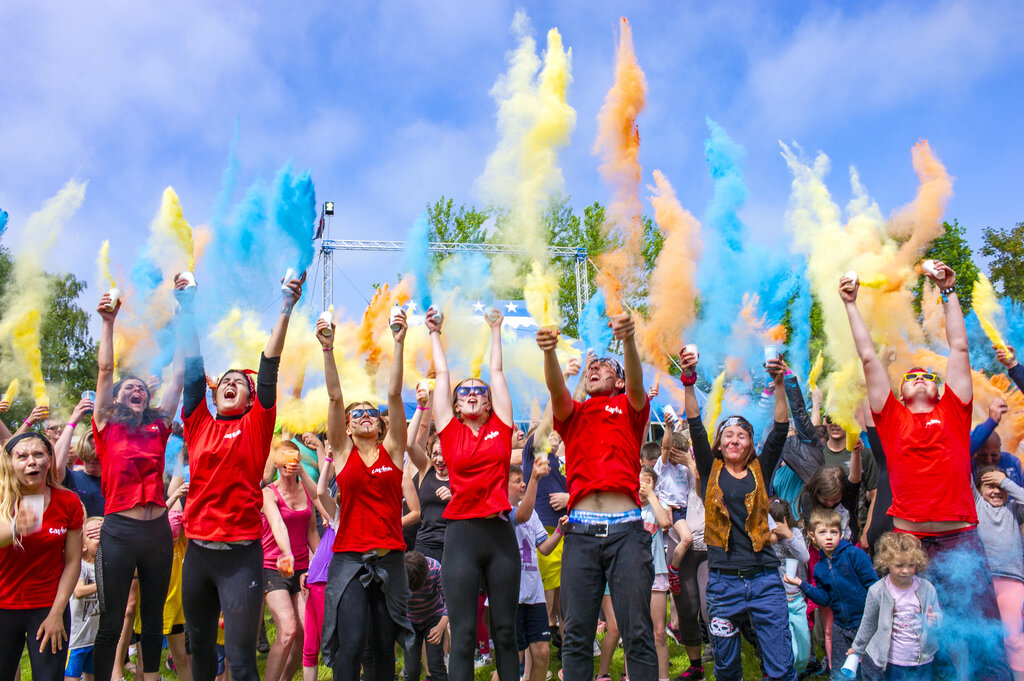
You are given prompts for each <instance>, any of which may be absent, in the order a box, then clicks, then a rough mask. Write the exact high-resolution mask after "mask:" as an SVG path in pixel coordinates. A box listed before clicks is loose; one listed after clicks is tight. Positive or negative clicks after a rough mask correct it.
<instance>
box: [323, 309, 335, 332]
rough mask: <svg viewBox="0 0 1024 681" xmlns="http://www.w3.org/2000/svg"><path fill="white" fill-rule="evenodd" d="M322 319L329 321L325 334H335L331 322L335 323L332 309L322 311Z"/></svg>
mask: <svg viewBox="0 0 1024 681" xmlns="http://www.w3.org/2000/svg"><path fill="white" fill-rule="evenodd" d="M320 319H322V320H324V321H325V322H327V328H325V329H324V335H325V336H328V337H330V336H333V335H334V329H332V328H331V324H332V323H334V315H333V314H332V313H331V311H330V310H324V311H323V312H321V313H320Z"/></svg>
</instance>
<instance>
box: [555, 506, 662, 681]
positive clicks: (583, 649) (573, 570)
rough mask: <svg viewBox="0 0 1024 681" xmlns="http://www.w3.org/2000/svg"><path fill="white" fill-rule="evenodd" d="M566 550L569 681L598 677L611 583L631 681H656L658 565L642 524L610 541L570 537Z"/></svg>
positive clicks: (564, 610) (563, 592) (566, 672)
mask: <svg viewBox="0 0 1024 681" xmlns="http://www.w3.org/2000/svg"><path fill="white" fill-rule="evenodd" d="M564 541H565V545H564V548H563V550H562V587H561V605H562V616H563V617H564V618H565V634H564V640H563V644H562V669H563V673H564V675H565V681H591V679H593V677H594V635H595V633H596V631H597V614H598V611H599V610H600V608H601V599H602V598H603V597H604V587H605V584H606V583H607V585H608V590H609V592H610V593H611V597H612V609H613V610H614V611H615V619H616V621H617V622H618V625H619V634H620V635H621V636H622V647H623V649H624V650H625V657H626V662H627V663H628V665H629V678H630V680H631V681H657V679H658V653H657V651H656V650H655V649H654V625H653V623H652V622H651V585H652V584H653V582H654V559H653V558H652V556H651V535H650V533H648V532H647V531H646V530H645V529H644V528H643V524H641V523H633V524H631V527H630V528H629V529H627V530H625V531H620V532H614V533H612V534H609V535H608V536H607V537H590V536H584V535H578V534H569V535H566V537H565V540H564Z"/></svg>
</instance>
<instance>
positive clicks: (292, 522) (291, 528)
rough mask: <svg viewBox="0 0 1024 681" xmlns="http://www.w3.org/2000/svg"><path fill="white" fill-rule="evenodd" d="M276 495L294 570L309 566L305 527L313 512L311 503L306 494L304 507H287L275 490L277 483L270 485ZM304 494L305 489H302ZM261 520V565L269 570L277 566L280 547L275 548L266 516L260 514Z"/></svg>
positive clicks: (275, 543) (307, 525)
mask: <svg viewBox="0 0 1024 681" xmlns="http://www.w3.org/2000/svg"><path fill="white" fill-rule="evenodd" d="M270 489H272V490H274V494H275V495H277V509H278V510H279V511H280V512H281V518H282V519H283V520H284V526H285V527H287V528H288V542H289V543H290V544H291V548H292V556H293V557H294V558H295V571H296V572H298V571H299V570H306V569H308V568H309V545H308V544H307V543H306V528H308V527H309V518H310V516H311V515H312V514H313V504H312V502H311V501H310V499H309V495H308V494H306V508H304V509H302V510H301V511H293V510H292V509H290V508H288V504H286V503H285V501H284V497H282V496H281V493H280V492H279V491H278V490H277V485H271V486H270ZM303 493H304V494H305V490H303ZM260 517H261V518H262V520H263V539H262V542H263V567H265V568H270V569H271V570H273V569H276V568H277V559H278V558H280V557H281V549H279V548H277V542H276V541H274V533H273V532H271V531H270V523H268V522H267V518H266V516H260Z"/></svg>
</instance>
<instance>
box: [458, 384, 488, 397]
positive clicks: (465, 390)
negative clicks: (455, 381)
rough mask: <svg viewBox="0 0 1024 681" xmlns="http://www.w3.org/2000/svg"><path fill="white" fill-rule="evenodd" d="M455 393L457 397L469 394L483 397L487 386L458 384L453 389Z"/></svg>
mask: <svg viewBox="0 0 1024 681" xmlns="http://www.w3.org/2000/svg"><path fill="white" fill-rule="evenodd" d="M455 394H456V395H457V396H458V397H469V396H470V395H480V396H481V397H483V396H484V395H486V394H487V386H483V385H460V386H459V387H458V388H456V389H455Z"/></svg>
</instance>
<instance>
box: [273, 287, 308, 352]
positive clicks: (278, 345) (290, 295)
mask: <svg viewBox="0 0 1024 681" xmlns="http://www.w3.org/2000/svg"><path fill="white" fill-rule="evenodd" d="M304 281H306V274H305V272H303V274H302V277H301V278H300V279H292V280H290V281H286V282H282V284H284V286H283V287H282V291H281V297H282V302H281V312H280V313H279V314H278V315H277V322H276V323H275V324H274V330H273V331H271V332H270V339H269V340H267V347H266V349H264V350H263V354H264V355H265V356H267V357H280V356H281V352H282V351H283V350H284V337H285V336H286V335H287V334H288V322H289V321H291V318H292V310H293V309H294V308H295V304H296V303H298V302H299V298H301V297H302V284H303V282H304ZM284 288H287V289H288V290H287V291H285V290H284Z"/></svg>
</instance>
